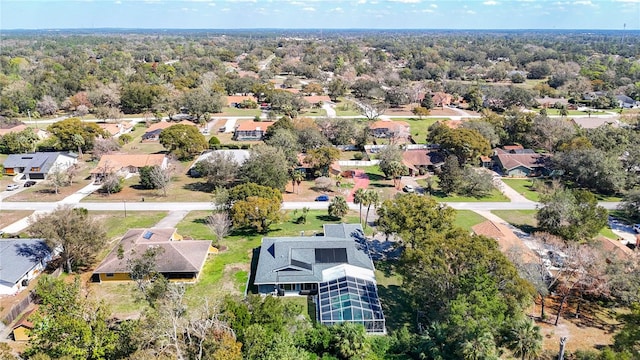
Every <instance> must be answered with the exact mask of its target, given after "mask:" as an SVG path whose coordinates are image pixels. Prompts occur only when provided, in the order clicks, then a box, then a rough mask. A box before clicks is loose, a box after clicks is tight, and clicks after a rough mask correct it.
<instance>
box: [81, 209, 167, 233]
mask: <svg viewBox="0 0 640 360" xmlns="http://www.w3.org/2000/svg"><path fill="white" fill-rule="evenodd" d="M91 215H92V216H97V217H99V218H101V219H103V221H104V225H105V228H106V229H107V237H109V238H113V237H116V236H122V235H124V233H126V232H127V231H128V230H129V229H135V228H148V227H153V226H154V225H155V224H157V223H158V221H160V220H162V219H163V218H164V217H165V216H167V212H166V211H135V212H134V211H129V212H127V216H126V217H125V216H124V211H92V212H91Z"/></svg>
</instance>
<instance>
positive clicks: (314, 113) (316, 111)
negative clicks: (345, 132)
mask: <svg viewBox="0 0 640 360" xmlns="http://www.w3.org/2000/svg"><path fill="white" fill-rule="evenodd" d="M299 116H327V110H325V109H310V110H308V111H305V112H303V113H301V114H300V115H299Z"/></svg>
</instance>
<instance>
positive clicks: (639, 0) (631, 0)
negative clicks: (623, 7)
mask: <svg viewBox="0 0 640 360" xmlns="http://www.w3.org/2000/svg"><path fill="white" fill-rule="evenodd" d="M613 1H614V2H621V3H640V0H613Z"/></svg>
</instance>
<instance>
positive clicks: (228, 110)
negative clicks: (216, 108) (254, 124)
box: [213, 107, 262, 117]
mask: <svg viewBox="0 0 640 360" xmlns="http://www.w3.org/2000/svg"><path fill="white" fill-rule="evenodd" d="M260 114H262V110H260V109H238V108H235V107H224V108H222V114H213V115H214V116H217V117H219V116H247V117H254V116H256V115H258V116H260Z"/></svg>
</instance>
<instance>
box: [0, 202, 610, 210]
mask: <svg viewBox="0 0 640 360" xmlns="http://www.w3.org/2000/svg"><path fill="white" fill-rule="evenodd" d="M444 204H447V205H449V206H451V207H452V208H454V209H456V210H481V211H482V210H485V211H492V210H535V209H536V207H537V206H538V205H539V204H538V203H536V202H533V201H527V202H446V203H444ZM618 204H619V203H618V202H600V203H599V205H601V206H603V207H604V208H605V209H608V210H614V209H616V208H617V206H618ZM58 205H60V203H57V202H2V203H0V210H31V211H51V210H53V209H55V208H56V206H58ZM76 206H78V207H83V208H86V209H88V210H93V211H123V210H124V208H125V207H126V209H127V211H156V210H157V211H195V210H211V202H150V201H146V202H126V203H124V202H81V203H78V204H77V205H76ZM328 206H329V202H316V201H295V202H294V201H289V202H284V203H283V204H282V208H283V209H285V210H293V209H302V208H303V207H308V208H309V209H313V210H316V209H326V208H327V207H328ZM349 208H350V209H353V210H357V209H358V205H356V204H353V203H349Z"/></svg>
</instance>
